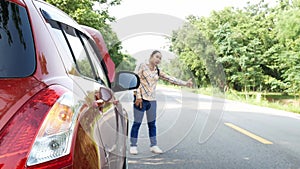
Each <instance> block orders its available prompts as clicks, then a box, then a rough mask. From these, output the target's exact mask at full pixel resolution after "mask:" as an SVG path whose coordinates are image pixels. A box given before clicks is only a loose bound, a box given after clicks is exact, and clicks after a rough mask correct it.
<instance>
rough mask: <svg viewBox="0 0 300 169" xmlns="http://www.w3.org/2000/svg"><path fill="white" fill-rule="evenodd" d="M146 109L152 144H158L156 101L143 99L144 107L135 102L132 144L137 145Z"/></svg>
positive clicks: (131, 135)
mask: <svg viewBox="0 0 300 169" xmlns="http://www.w3.org/2000/svg"><path fill="white" fill-rule="evenodd" d="M145 111H146V116H147V123H148V129H149V138H150V146H155V145H157V141H156V124H155V122H156V101H147V100H143V106H142V108H140V107H137V106H135V104H133V115H134V122H133V124H132V127H131V134H130V146H137V140H138V133H139V129H140V126H141V124H142V121H143V117H144V114H145Z"/></svg>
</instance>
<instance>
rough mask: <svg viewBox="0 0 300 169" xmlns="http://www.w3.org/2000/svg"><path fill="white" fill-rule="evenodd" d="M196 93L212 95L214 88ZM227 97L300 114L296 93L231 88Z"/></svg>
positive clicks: (299, 101) (199, 90)
mask: <svg viewBox="0 0 300 169" xmlns="http://www.w3.org/2000/svg"><path fill="white" fill-rule="evenodd" d="M196 93H201V94H205V95H211V94H212V93H213V90H212V89H211V88H204V89H197V90H196ZM225 98H226V99H229V100H235V101H241V102H244V103H249V104H253V105H258V106H263V107H269V108H274V109H278V110H284V111H288V112H293V113H298V114H300V99H299V97H298V96H294V95H282V94H281V93H260V92H247V93H245V92H238V91H232V90H231V91H227V92H226V93H225Z"/></svg>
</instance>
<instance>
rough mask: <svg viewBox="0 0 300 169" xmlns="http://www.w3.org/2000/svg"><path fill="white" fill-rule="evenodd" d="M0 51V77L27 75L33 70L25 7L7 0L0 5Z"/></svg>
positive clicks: (31, 41) (30, 39) (32, 50)
mask: <svg viewBox="0 0 300 169" xmlns="http://www.w3.org/2000/svg"><path fill="white" fill-rule="evenodd" d="M16 16H17V17H16ZM0 51H1V55H0V77H2V78H9V77H27V76H29V75H31V74H32V73H33V72H34V70H35V65H36V60H35V50H34V42H33V38H32V32H31V28H30V23H29V20H28V15H27V12H26V9H25V8H24V7H21V6H19V5H17V4H14V3H10V2H8V1H1V6H0Z"/></svg>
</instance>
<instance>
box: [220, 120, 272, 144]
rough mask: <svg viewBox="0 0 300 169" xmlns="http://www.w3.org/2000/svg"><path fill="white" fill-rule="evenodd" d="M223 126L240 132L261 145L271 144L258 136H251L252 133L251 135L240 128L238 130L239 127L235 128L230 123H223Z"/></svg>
mask: <svg viewBox="0 0 300 169" xmlns="http://www.w3.org/2000/svg"><path fill="white" fill-rule="evenodd" d="M225 125H226V126H228V127H231V128H233V129H234V130H236V131H238V132H240V133H242V134H245V135H246V136H248V137H251V138H253V139H254V140H257V141H259V142H261V143H263V144H273V143H272V142H271V141H268V140H266V139H264V138H262V137H259V136H257V135H255V134H253V133H251V132H249V131H247V130H244V129H242V128H240V127H238V126H236V125H234V124H232V123H225Z"/></svg>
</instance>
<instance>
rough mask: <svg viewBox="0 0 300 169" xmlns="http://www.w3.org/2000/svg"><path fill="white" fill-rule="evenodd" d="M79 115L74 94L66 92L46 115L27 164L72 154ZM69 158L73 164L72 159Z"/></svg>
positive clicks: (32, 164)
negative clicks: (73, 137)
mask: <svg viewBox="0 0 300 169" xmlns="http://www.w3.org/2000/svg"><path fill="white" fill-rule="evenodd" d="M77 115H78V111H75V107H74V99H73V94H72V93H71V92H66V93H64V94H63V95H61V96H60V98H59V99H58V100H57V101H56V103H55V104H54V105H53V106H52V108H51V109H50V110H49V113H48V114H47V116H46V117H45V120H44V122H43V124H42V126H41V128H40V130H39V132H38V134H37V136H36V138H35V141H34V144H33V146H32V148H31V151H30V153H29V156H28V160H27V166H34V165H37V164H41V163H44V162H48V161H51V160H55V159H58V158H60V157H63V156H66V155H68V154H70V149H71V145H72V136H73V132H74V128H75V125H76V120H77ZM67 159H68V162H69V163H70V164H71V159H70V158H67ZM58 163H59V162H58ZM58 163H56V164H58ZM70 164H69V165H70ZM48 167H49V166H48Z"/></svg>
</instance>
